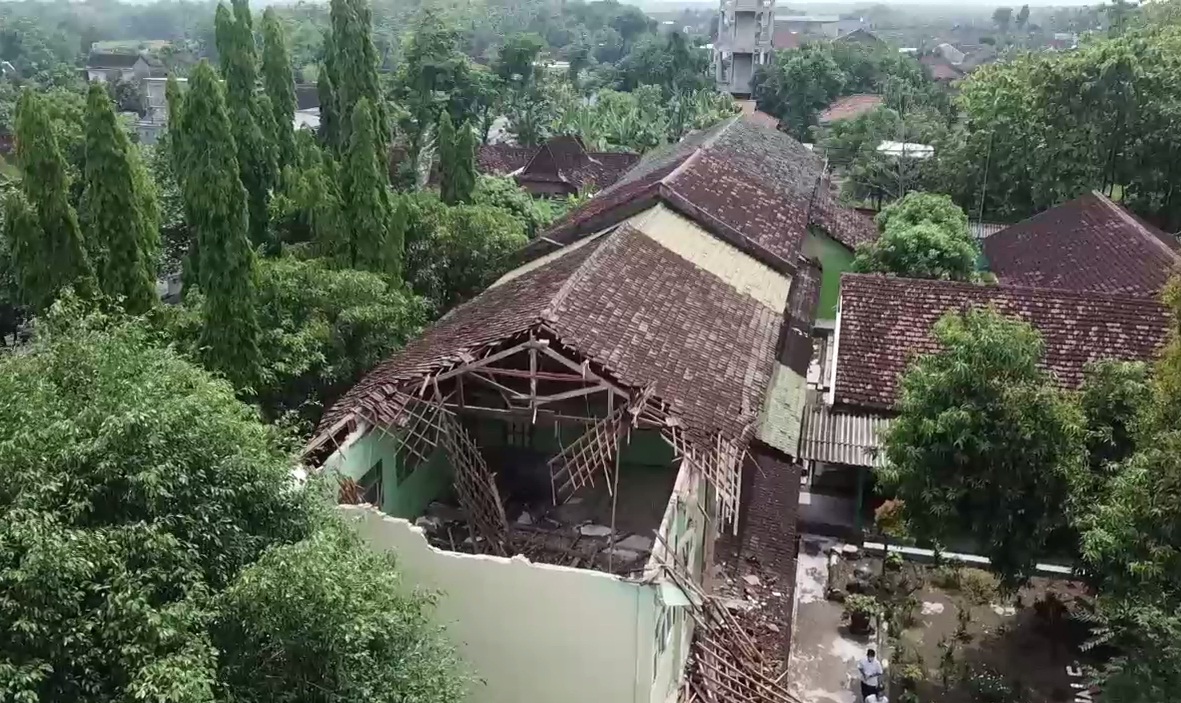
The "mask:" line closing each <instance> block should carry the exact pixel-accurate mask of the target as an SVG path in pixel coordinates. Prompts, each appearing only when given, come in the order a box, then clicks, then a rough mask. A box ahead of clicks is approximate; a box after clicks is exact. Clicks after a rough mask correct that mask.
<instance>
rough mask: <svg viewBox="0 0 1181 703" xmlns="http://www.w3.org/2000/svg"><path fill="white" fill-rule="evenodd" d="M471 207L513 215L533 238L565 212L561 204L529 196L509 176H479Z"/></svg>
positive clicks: (526, 234) (527, 234) (528, 235)
mask: <svg viewBox="0 0 1181 703" xmlns="http://www.w3.org/2000/svg"><path fill="white" fill-rule="evenodd" d="M472 204H473V205H484V206H488V207H493V208H497V209H499V210H501V211H503V212H505V213H507V214H509V215H512V216H513V217H514V218H516V220H517V221H518V222H519V223H521V226H522V228H523V229H524V232H525V236H527V237H529V238H530V239H531V238H533V237H534V236H536V235H537V234H538V233H540V232H542V231H544V230H545V229H546V228H547V227H549V226H550V224H551V223H552V222H553V221H554V220H556V219H557V218H558V216H559V215H560V214H561V212H562V209H563V208H562V204H561V203H559V202H558V201H554V200H546V199H541V198H534V197H533V196H531V195H529V193H527V192H525V191H524V190H522V189H521V187H520V186H518V185H517V182H516V181H514V180H513V179H512V178H511V177H509V176H490V175H481V176H479V177H477V179H476V187H475V189H474V191H473V192H472Z"/></svg>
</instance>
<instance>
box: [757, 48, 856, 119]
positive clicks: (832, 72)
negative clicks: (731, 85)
mask: <svg viewBox="0 0 1181 703" xmlns="http://www.w3.org/2000/svg"><path fill="white" fill-rule="evenodd" d="M846 80H847V77H846V76H845V74H844V73H842V72H841V67H840V66H839V65H837V62H836V61H835V60H834V59H833V57H832V54H831V52H830V51H828V50H827V49H826V48H824V47H822V46H820V45H816V44H809V45H807V46H804V47H801V48H800V49H799V50H798V51H782V52H774V58H773V59H772V61H771V63H770V64H769V65H768V66H766V67H763V66H760V67H759V69H758V70H756V71H755V75H754V78H752V79H751V92H752V93H753V94H754V96H755V100H756V101H757V103H758V108H759V109H760V110H762V111H763V112H766V113H767V114H769V115H774V116H775V117H778V118H779V120H780V125H781V126H782V127H783V128H784V129H785V131H787V133H788V134H791V135H792V136H793V137H795V138H796V139H800V140H806V139H807V137H808V128H809V127H811V126H812V125H814V124H816V117H817V115H819V114H820V111H821V110H822V109H824V107H825V106H826V105H828V104H829V103H830V102H832V100H833V99H834V98H836V97H837V96H838V95H840V94H841V91H842V90H843V89H844V86H845V82H846Z"/></svg>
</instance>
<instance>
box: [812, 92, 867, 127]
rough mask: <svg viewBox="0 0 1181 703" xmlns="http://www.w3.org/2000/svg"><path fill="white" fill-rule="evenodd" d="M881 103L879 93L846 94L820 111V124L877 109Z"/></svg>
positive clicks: (849, 117)
mask: <svg viewBox="0 0 1181 703" xmlns="http://www.w3.org/2000/svg"><path fill="white" fill-rule="evenodd" d="M881 104H882V96H880V95H865V94H861V95H846V96H844V97H843V98H837V99H836V100H834V101H833V102H832V104H830V105H829V106H828V107H826V108H825V109H824V112H821V113H820V117H819V118H818V120H819V122H820V124H828V123H829V122H836V121H838V120H851V119H853V118H854V117H859V116H861V115H864V114H865V113H867V112H869V111H871V110H874V109H877V108H878V107H879V106H880V105H881Z"/></svg>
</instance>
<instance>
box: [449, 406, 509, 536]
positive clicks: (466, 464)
mask: <svg viewBox="0 0 1181 703" xmlns="http://www.w3.org/2000/svg"><path fill="white" fill-rule="evenodd" d="M439 411H440V417H441V418H442V425H443V428H442V432H441V440H442V443H443V445H444V448H445V449H446V451H447V454H448V455H449V457H450V458H451V466H452V468H453V469H454V470H455V492H456V494H457V495H458V497H459V504H460V505H461V506H462V507H463V509H464V511H465V512H466V513H467V514H468V518H469V519H470V520H471V522H472V524H473V525H474V526H475V528H476V531H477V532H479V534H480V537H482V538H483V539H484V547H485V551H489V552H491V553H493V554H497V555H500V556H507V555H508V552H509V545H508V519H507V518H506V517H505V514H504V504H503V503H502V502H501V500H500V492H499V491H498V490H496V477H495V476H494V475H493V474H492V472H491V471H489V470H488V465H487V464H485V463H484V458H483V457H482V456H480V450H479V449H478V448H477V447H476V444H475V442H473V441H472V438H471V436H470V435H468V432H467V430H465V429H464V428H463V425H461V424H459V420H458V419H456V417H455V416H454V415H453V414H451V413H450V412H447V411H446V410H445V409H443V408H442V407H440V408H439ZM473 547H476V549H477V550H479V546H478V545H473Z"/></svg>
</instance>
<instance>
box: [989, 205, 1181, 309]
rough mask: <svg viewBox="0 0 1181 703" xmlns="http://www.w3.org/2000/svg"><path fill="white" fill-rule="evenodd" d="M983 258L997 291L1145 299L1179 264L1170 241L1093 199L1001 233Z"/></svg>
mask: <svg viewBox="0 0 1181 703" xmlns="http://www.w3.org/2000/svg"><path fill="white" fill-rule="evenodd" d="M984 256H985V258H986V259H987V260H988V265H989V269H990V270H991V271H992V272H993V273H995V274H996V276H997V278H998V279H999V280H1000V281H1001V282H1002V283H1011V284H1014V285H1023V286H1038V287H1044V288H1063V289H1066V290H1080V291H1094V292H1099V293H1123V294H1128V295H1147V296H1152V295H1156V294H1157V293H1158V292H1159V291H1160V289H1161V288H1162V287H1163V286H1164V284H1165V283H1166V282H1167V281H1168V279H1169V276H1170V275H1171V274H1172V273H1173V271H1175V270H1176V269H1177V266H1178V264H1179V263H1181V256H1179V255H1178V244H1177V240H1176V239H1175V238H1174V237H1172V236H1170V235H1168V234H1165V233H1164V232H1162V231H1160V230H1159V229H1157V228H1156V227H1153V226H1152V225H1150V224H1148V223H1146V222H1144V221H1143V220H1140V219H1139V218H1137V217H1136V216H1135V215H1133V214H1131V213H1130V212H1128V211H1127V210H1125V209H1124V208H1122V207H1120V206H1119V205H1117V204H1116V203H1114V202H1112V201H1111V200H1110V199H1108V198H1107V197H1106V196H1104V195H1102V194H1100V193H1088V194H1087V195H1084V196H1082V197H1081V198H1077V199H1075V200H1071V201H1070V202H1068V203H1063V204H1061V205H1058V206H1057V207H1053V208H1050V209H1049V210H1046V211H1045V212H1042V213H1039V214H1037V215H1034V216H1033V217H1031V218H1029V219H1028V220H1025V221H1023V222H1018V223H1017V224H1015V225H1012V226H1010V227H1007V228H1005V229H1002V230H1001V231H999V232H997V233H995V234H993V235H992V236H990V237H988V238H987V239H985V240H984Z"/></svg>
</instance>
